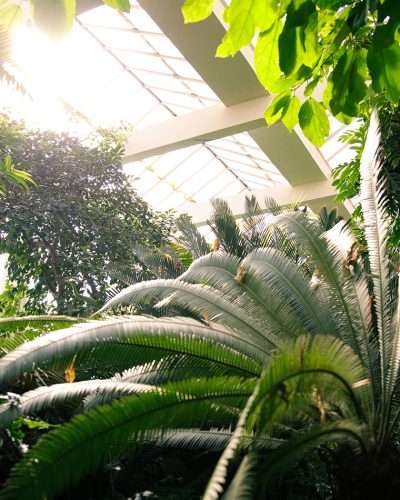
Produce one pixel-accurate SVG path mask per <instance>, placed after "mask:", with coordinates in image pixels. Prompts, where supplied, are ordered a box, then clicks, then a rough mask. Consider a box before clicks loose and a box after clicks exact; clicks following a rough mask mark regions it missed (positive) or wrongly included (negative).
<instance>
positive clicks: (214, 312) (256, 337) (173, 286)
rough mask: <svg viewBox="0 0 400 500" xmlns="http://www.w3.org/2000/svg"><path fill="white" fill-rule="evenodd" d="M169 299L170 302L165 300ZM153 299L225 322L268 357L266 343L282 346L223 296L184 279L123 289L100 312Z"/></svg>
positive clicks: (209, 319)
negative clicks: (185, 281)
mask: <svg viewBox="0 0 400 500" xmlns="http://www.w3.org/2000/svg"><path fill="white" fill-rule="evenodd" d="M163 299H166V300H163ZM146 300H147V301H149V300H152V301H153V303H159V304H160V305H165V304H169V305H171V304H174V305H178V306H180V307H185V308H187V309H188V310H192V311H193V312H195V313H198V314H200V315H201V316H202V317H203V318H204V319H205V320H206V321H214V322H216V323H222V324H224V325H226V326H228V327H230V328H232V329H234V330H236V331H240V332H241V334H242V336H243V335H246V337H248V338H249V339H251V340H252V342H255V343H258V345H259V346H260V349H261V350H263V352H264V353H265V354H267V351H266V349H265V341H266V340H267V341H268V342H269V343H270V344H271V345H272V346H274V347H275V346H277V345H279V339H278V338H276V336H274V335H272V334H268V335H267V334H266V332H265V329H264V328H263V325H260V324H258V323H257V322H255V321H254V318H250V317H249V316H248V314H247V313H246V312H245V311H243V310H242V309H240V308H238V307H236V306H235V304H232V303H231V302H230V301H229V300H227V299H225V298H224V297H223V296H222V295H221V294H219V293H216V292H215V291H213V290H211V289H210V288H207V287H205V286H199V285H192V284H188V283H184V282H182V281H180V280H153V281H149V282H146V283H138V284H137V285H132V286H130V287H128V288H126V289H125V290H123V291H122V292H121V293H120V294H119V295H117V296H116V297H114V298H113V299H111V300H110V301H109V302H107V303H106V304H105V306H104V307H103V308H102V309H100V311H99V313H102V312H104V311H106V310H107V309H110V308H112V307H114V306H116V305H120V304H141V303H143V301H146ZM162 300H163V302H160V301H162Z"/></svg>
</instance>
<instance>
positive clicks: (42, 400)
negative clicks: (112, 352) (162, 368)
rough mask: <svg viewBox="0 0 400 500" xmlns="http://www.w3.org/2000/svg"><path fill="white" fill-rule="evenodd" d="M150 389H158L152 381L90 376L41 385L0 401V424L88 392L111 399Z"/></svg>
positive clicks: (5, 425) (82, 396) (76, 398)
mask: <svg viewBox="0 0 400 500" xmlns="http://www.w3.org/2000/svg"><path fill="white" fill-rule="evenodd" d="M149 390H155V388H154V387H153V386H151V385H145V384H132V383H126V382H114V381H111V380H88V381H83V382H74V383H72V384H69V383H65V384H54V385H51V386H48V387H47V386H45V387H39V388H37V389H34V390H32V391H29V392H26V393H24V394H22V395H21V396H17V395H12V396H11V397H10V398H9V399H11V401H10V402H9V403H6V404H2V405H0V427H8V425H9V424H10V423H11V422H12V421H13V420H15V419H17V418H19V417H22V416H28V415H29V416H32V415H35V414H36V413H38V412H41V411H43V410H46V409H48V408H50V407H54V406H56V405H60V404H64V403H66V402H68V401H71V400H73V401H77V400H82V399H83V398H84V397H85V396H88V395H89V394H100V396H101V395H105V396H106V397H107V398H108V399H109V400H111V399H115V398H117V397H121V396H127V395H130V394H136V393H139V392H145V391H149ZM16 399H17V400H18V401H16Z"/></svg>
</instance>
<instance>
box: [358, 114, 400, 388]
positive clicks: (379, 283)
mask: <svg viewBox="0 0 400 500" xmlns="http://www.w3.org/2000/svg"><path fill="white" fill-rule="evenodd" d="M378 146H379V132H378V118H377V116H376V114H374V115H373V116H372V118H371V122H370V127H369V129H368V134H367V140H366V144H365V148H364V152H363V154H362V157H361V164H360V174H361V207H362V211H363V218H364V230H365V236H366V241H367V247H368V256H369V265H370V270H371V278H372V282H373V288H374V307H375V311H376V321H377V328H378V340H379V347H380V367H381V384H382V385H381V390H382V393H383V395H384V397H385V398H387V397H389V391H391V390H393V384H394V381H395V375H397V371H398V366H399V360H398V359H397V360H396V354H397V353H396V354H394V351H393V349H392V347H394V348H395V349H397V346H396V347H395V346H392V338H391V325H390V315H391V312H392V311H390V306H389V304H390V275H389V262H388V258H387V253H386V250H387V248H386V246H387V241H388V230H389V219H388V217H387V214H386V210H385V204H386V198H385V195H384V186H383V184H382V181H379V179H378V178H379V170H380V169H379V163H378V161H377V159H376V154H377V150H378ZM388 384H389V385H388Z"/></svg>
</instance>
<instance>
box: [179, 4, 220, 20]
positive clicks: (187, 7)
mask: <svg viewBox="0 0 400 500" xmlns="http://www.w3.org/2000/svg"><path fill="white" fill-rule="evenodd" d="M214 3H215V0H185V3H184V4H183V6H182V14H183V18H184V20H185V23H195V22H197V21H203V19H206V18H207V17H208V16H210V15H211V13H212V11H213V7H214Z"/></svg>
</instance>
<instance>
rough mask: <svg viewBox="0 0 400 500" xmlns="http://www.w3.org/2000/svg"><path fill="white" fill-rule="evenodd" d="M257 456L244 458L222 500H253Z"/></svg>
mask: <svg viewBox="0 0 400 500" xmlns="http://www.w3.org/2000/svg"><path fill="white" fill-rule="evenodd" d="M257 458H258V457H257V454H256V453H255V452H250V453H248V454H247V455H245V456H244V458H243V459H242V461H241V462H240V465H239V467H238V470H237V471H236V473H235V476H234V477H233V479H232V481H231V483H230V485H229V488H228V489H227V491H226V493H225V494H224V495H223V496H222V500H253V499H254V490H255V484H256V473H257V464H258V461H257Z"/></svg>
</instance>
